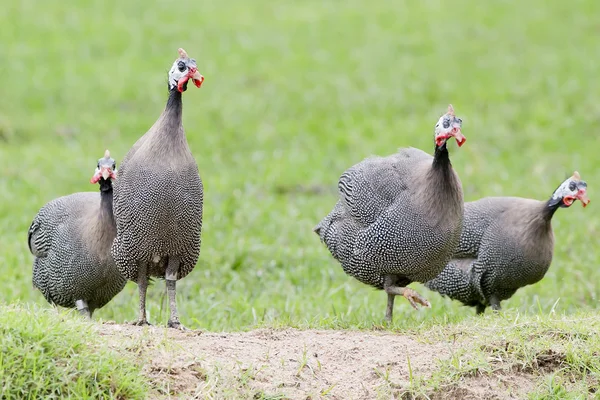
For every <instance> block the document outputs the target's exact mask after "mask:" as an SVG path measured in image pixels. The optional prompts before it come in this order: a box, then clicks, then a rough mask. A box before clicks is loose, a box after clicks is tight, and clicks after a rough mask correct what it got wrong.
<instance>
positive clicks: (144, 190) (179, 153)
mask: <svg viewBox="0 0 600 400" xmlns="http://www.w3.org/2000/svg"><path fill="white" fill-rule="evenodd" d="M190 79H191V80H192V81H193V82H194V84H195V85H196V86H197V87H200V86H201V85H202V82H203V81H204V77H203V76H202V75H200V73H199V72H198V70H197V66H196V60H194V59H193V58H189V57H188V56H187V54H186V52H185V51H184V50H183V49H179V58H178V59H177V60H175V62H174V63H173V66H172V68H171V70H170V71H169V73H168V87H169V98H168V100H167V105H166V107H165V109H164V111H163V113H162V114H161V116H160V117H159V118H158V120H157V121H156V122H155V123H154V125H153V126H152V127H151V128H150V129H149V130H148V132H146V134H144V135H143V136H142V137H141V138H140V139H138V141H137V142H136V143H135V144H134V145H133V147H132V148H131V149H130V150H129V152H128V153H127V154H126V155H125V158H124V159H123V161H122V162H121V168H120V170H119V180H118V181H117V182H116V184H115V197H114V207H113V208H114V213H115V216H116V223H117V237H116V239H115V242H114V244H113V247H112V254H113V256H114V258H115V261H116V263H117V266H118V268H119V270H120V271H121V273H122V274H123V275H124V276H125V277H126V278H127V279H129V280H132V281H135V282H137V284H138V289H139V318H138V321H137V322H136V324H137V325H147V324H148V321H147V319H146V291H147V288H148V279H149V278H150V277H157V278H164V279H165V281H166V287H167V293H168V298H169V308H170V312H171V313H170V317H169V322H168V326H169V327H172V328H178V329H185V328H184V327H183V326H182V325H181V323H180V322H179V314H178V312H177V302H176V298H175V293H176V292H175V291H176V281H177V280H179V279H181V278H183V277H185V276H186V275H188V274H189V273H190V272H191V271H192V270H193V269H194V266H195V265H196V262H197V261H198V257H199V255H200V232H201V229H202V200H203V187H202V180H201V179H200V175H199V174H198V166H197V164H196V161H195V160H194V157H193V155H192V152H191V151H190V148H189V146H188V143H187V139H186V136H185V132H184V130H183V125H182V121H181V117H182V98H181V97H182V93H183V92H184V91H185V90H186V89H187V85H188V81H189V80H190Z"/></svg>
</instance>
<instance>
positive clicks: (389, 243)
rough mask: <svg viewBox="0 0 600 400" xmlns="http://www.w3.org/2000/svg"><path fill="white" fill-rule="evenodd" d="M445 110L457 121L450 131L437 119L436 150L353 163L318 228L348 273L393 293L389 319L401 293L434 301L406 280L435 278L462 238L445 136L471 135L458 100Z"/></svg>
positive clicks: (460, 208) (409, 150)
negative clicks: (457, 112)
mask: <svg viewBox="0 0 600 400" xmlns="http://www.w3.org/2000/svg"><path fill="white" fill-rule="evenodd" d="M450 111H451V112H450ZM445 116H446V117H448V118H449V120H450V121H451V123H450V124H449V126H448V127H446V128H444V131H443V132H442V131H440V130H439V129H437V127H436V129H435V140H436V142H439V143H440V145H439V146H436V151H435V156H434V157H432V156H431V155H429V154H427V153H425V152H423V151H421V150H418V149H415V148H406V149H401V150H400V151H399V152H398V153H396V154H393V155H391V156H388V157H371V158H368V159H366V160H364V161H362V162H360V163H358V164H356V165H354V166H353V167H351V168H349V169H348V170H346V171H345V172H344V173H343V174H342V175H341V176H340V178H339V182H338V189H339V200H338V202H337V204H336V205H335V207H334V208H333V211H332V212H331V213H329V215H327V216H326V217H325V218H324V219H323V220H322V221H321V222H320V223H319V224H318V225H317V226H316V228H315V232H316V233H317V234H318V235H319V236H320V238H321V240H322V241H323V243H325V245H326V246H327V248H328V249H329V251H330V253H331V254H332V255H333V257H334V258H335V259H336V260H338V261H339V262H340V264H341V265H342V268H343V269H344V271H345V272H346V273H347V274H349V275H351V276H353V277H354V278H356V279H358V280H359V281H360V282H363V283H365V284H368V285H371V286H374V287H375V288H378V289H384V290H385V291H386V292H387V293H388V309H387V311H386V319H388V320H391V318H392V307H393V297H394V296H395V295H398V294H402V295H404V296H405V297H406V298H407V299H409V301H410V302H411V304H412V305H413V306H415V307H416V305H415V304H414V301H416V302H417V303H420V304H423V305H428V302H427V301H426V300H424V299H422V298H420V296H418V294H416V292H414V291H409V290H407V288H406V286H407V285H408V284H410V283H411V282H425V281H427V280H429V279H432V278H434V277H435V276H436V275H437V274H438V273H439V272H441V270H442V269H443V268H444V266H445V264H446V263H447V262H448V261H449V259H450V258H451V256H452V254H453V251H454V248H455V247H456V245H457V244H458V239H459V236H460V228H461V224H462V214H463V195H462V187H461V183H460V180H459V178H458V176H457V175H456V173H455V172H454V170H453V169H452V167H451V165H450V161H449V158H448V151H447V149H446V139H447V137H445V136H444V137H443V138H441V139H443V140H441V139H440V136H441V135H445V134H446V133H447V134H448V135H449V136H454V137H456V138H457V140H458V139H459V138H461V139H462V141H464V136H462V133H460V124H461V123H462V121H460V120H459V119H457V118H456V117H455V116H454V112H453V110H452V108H451V107H449V112H448V113H447V114H446V115H445ZM443 118H444V117H442V119H443ZM452 121H454V122H452ZM458 121H460V122H458ZM413 300H414V301H413Z"/></svg>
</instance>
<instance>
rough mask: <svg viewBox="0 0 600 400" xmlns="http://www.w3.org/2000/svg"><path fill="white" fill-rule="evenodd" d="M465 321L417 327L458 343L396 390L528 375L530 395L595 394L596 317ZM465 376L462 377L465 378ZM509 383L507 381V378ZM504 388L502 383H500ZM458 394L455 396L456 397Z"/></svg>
mask: <svg viewBox="0 0 600 400" xmlns="http://www.w3.org/2000/svg"><path fill="white" fill-rule="evenodd" d="M468 322H469V323H461V324H451V325H448V326H444V327H443V328H442V327H438V328H433V329H431V330H429V331H427V332H422V331H420V332H417V333H416V335H417V337H419V338H421V339H422V338H423V337H426V338H427V340H428V341H433V342H436V341H446V342H452V343H458V344H459V346H460V345H462V346H464V347H462V348H461V349H460V350H458V351H456V352H455V353H454V354H452V357H450V358H449V359H447V360H444V361H441V362H440V363H439V365H438V367H437V370H436V371H435V372H434V373H433V374H432V376H431V377H417V378H416V379H415V380H414V381H413V382H412V383H411V386H410V387H408V388H404V390H402V391H396V394H399V393H403V394H404V395H405V396H407V395H408V396H414V397H415V398H419V396H426V395H431V394H432V393H444V392H450V393H452V391H453V390H454V389H456V388H459V387H461V386H462V387H463V388H464V387H465V386H466V387H468V386H469V380H470V379H474V378H477V377H487V378H490V379H493V378H497V377H498V376H504V377H506V378H507V380H508V381H509V382H511V383H512V387H511V388H510V390H513V391H515V390H516V391H517V394H519V393H518V391H519V389H521V393H520V395H517V397H516V398H522V396H523V394H525V393H523V391H522V389H523V388H519V386H520V385H519V381H514V380H511V376H512V377H514V376H521V377H527V379H528V380H530V381H533V382H534V383H535V387H534V389H533V391H531V392H530V393H528V397H529V398H530V399H539V400H542V399H545V400H547V399H564V398H569V399H571V398H572V399H581V398H594V397H593V396H597V393H599V391H600V357H598V355H599V354H600V338H599V336H598V334H597V332H598V329H600V317H599V316H598V315H597V314H590V313H575V314H574V315H571V316H565V315H561V316H559V315H556V314H555V313H550V314H545V315H544V314H539V315H535V316H533V315H521V314H519V313H516V312H510V313H502V314H499V315H497V316H496V315H494V316H486V317H484V318H472V319H471V320H470V321H468ZM465 382H466V383H465ZM509 385H510V384H509ZM505 390H506V389H505ZM458 398H460V397H458Z"/></svg>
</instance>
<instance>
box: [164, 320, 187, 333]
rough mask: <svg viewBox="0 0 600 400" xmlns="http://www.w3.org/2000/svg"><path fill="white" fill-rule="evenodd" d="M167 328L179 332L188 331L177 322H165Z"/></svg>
mask: <svg viewBox="0 0 600 400" xmlns="http://www.w3.org/2000/svg"><path fill="white" fill-rule="evenodd" d="M167 326H168V327H169V328H173V329H177V330H180V331H188V330H189V329H188V328H186V327H185V326H183V325H181V322H179V321H171V320H169V322H167Z"/></svg>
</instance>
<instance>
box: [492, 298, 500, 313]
mask: <svg viewBox="0 0 600 400" xmlns="http://www.w3.org/2000/svg"><path fill="white" fill-rule="evenodd" d="M490 307H492V310H494V311H500V309H501V307H500V300H498V297H496V296H490Z"/></svg>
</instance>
